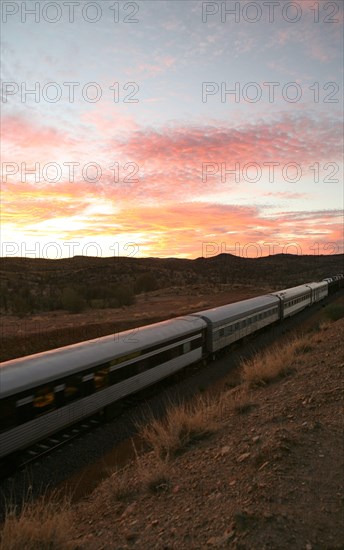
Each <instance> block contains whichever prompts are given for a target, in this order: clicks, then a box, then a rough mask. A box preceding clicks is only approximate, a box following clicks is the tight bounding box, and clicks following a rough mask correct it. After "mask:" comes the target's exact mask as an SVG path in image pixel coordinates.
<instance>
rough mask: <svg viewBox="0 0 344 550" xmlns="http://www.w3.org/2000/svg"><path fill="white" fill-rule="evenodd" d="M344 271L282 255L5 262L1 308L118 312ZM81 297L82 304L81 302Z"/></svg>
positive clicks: (331, 258) (333, 259)
mask: <svg viewBox="0 0 344 550" xmlns="http://www.w3.org/2000/svg"><path fill="white" fill-rule="evenodd" d="M343 265H344V255H343V254H337V255H328V256H319V255H318V256H317V255H311V256H298V255H293V254H277V255H274V256H267V257H262V258H242V257H239V256H234V255H232V254H219V255H218V256H213V257H210V258H197V259H195V260H189V259H180V258H127V257H112V258H92V257H87V256H75V257H74V258H67V259H60V260H47V259H39V258H3V259H2V261H1V268H0V284H1V291H2V292H1V294H2V298H1V303H0V307H1V309H2V310H5V311H6V312H11V311H12V310H13V307H14V306H13V304H15V308H16V310H20V308H22V309H24V313H25V312H26V310H30V311H40V310H53V309H58V308H61V307H63V308H66V307H65V305H64V304H63V300H65V301H66V300H69V301H72V302H73V300H74V302H73V304H74V306H75V307H81V306H80V304H81V302H83V303H84V302H87V304H88V305H89V306H91V307H93V304H92V300H93V301H98V302H99V301H103V302H102V304H103V305H102V304H99V303H98V306H99V305H100V307H108V306H109V305H110V306H111V307H116V305H118V306H120V305H123V304H124V305H125V304H127V303H132V300H133V296H134V295H135V294H137V293H139V292H142V291H150V290H154V289H157V288H167V287H170V286H188V285H191V284H202V283H207V284H210V285H211V284H218V283H225V284H245V285H252V286H254V285H262V284H263V285H266V284H268V285H272V286H273V287H275V288H276V289H280V288H283V287H290V286H293V285H298V284H302V283H304V282H309V281H313V280H321V279H323V278H324V277H328V276H331V275H334V274H336V273H340V272H343ZM66 291H68V292H67V294H66ZM63 293H65V294H63ZM68 293H69V294H68ZM73 293H74V294H73ZM123 296H124V301H123ZM78 297H79V298H81V300H79V301H78V299H77V298H78ZM130 301H131V302H130ZM16 304H17V305H16ZM16 312H18V311H16Z"/></svg>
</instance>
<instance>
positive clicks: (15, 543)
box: [0, 497, 72, 550]
mask: <svg viewBox="0 0 344 550" xmlns="http://www.w3.org/2000/svg"><path fill="white" fill-rule="evenodd" d="M71 528H72V516H71V509H70V503H69V501H68V500H67V499H65V500H64V501H62V502H61V501H57V500H55V499H54V498H48V497H43V498H42V499H41V500H39V501H37V502H35V503H27V504H24V506H23V508H22V511H21V513H20V514H19V515H16V514H15V511H14V510H9V511H8V513H7V515H6V519H5V522H4V524H3V526H2V529H1V531H0V549H1V550H65V549H70V546H69V544H68V540H69V537H70V533H71Z"/></svg>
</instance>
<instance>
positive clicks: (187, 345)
mask: <svg viewBox="0 0 344 550" xmlns="http://www.w3.org/2000/svg"><path fill="white" fill-rule="evenodd" d="M189 351H191V342H185V344H183V353H189Z"/></svg>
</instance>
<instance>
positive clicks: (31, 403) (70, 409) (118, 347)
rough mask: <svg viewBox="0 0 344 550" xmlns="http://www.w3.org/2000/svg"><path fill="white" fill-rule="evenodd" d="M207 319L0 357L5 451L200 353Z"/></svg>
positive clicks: (1, 448) (0, 440) (0, 435)
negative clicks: (17, 356)
mask: <svg viewBox="0 0 344 550" xmlns="http://www.w3.org/2000/svg"><path fill="white" fill-rule="evenodd" d="M205 328H206V322H205V321H203V320H202V319H201V318H198V317H193V316H185V317H178V318H175V319H171V320H168V321H163V322H160V323H156V324H154V325H148V326H144V327H140V328H138V329H133V330H129V331H125V332H121V333H118V334H115V335H110V336H105V337H102V338H97V339H95V340H89V341H87V342H82V343H79V344H74V345H70V346H67V347H63V348H59V349H55V350H51V351H47V352H43V353H38V354H35V355H31V356H28V357H23V358H20V359H14V360H11V361H7V362H5V363H2V364H1V365H0V420H1V427H0V458H1V457H4V456H6V455H8V454H10V453H13V452H14V451H18V450H19V449H23V448H25V447H26V446H27V445H29V444H32V443H34V442H35V441H38V440H40V439H43V438H44V437H46V436H48V435H50V434H52V433H54V432H57V431H59V430H61V429H62V428H64V427H66V426H68V425H71V424H73V423H75V422H77V421H79V420H81V419H83V418H84V417H86V416H90V415H92V414H94V413H96V412H97V411H99V410H101V409H103V408H105V407H106V406H108V405H110V404H111V403H113V402H115V401H117V400H119V399H121V398H122V397H125V396H127V395H129V394H132V393H135V392H138V391H140V390H141V389H143V388H145V387H147V386H149V385H151V384H154V383H155V382H157V381H158V380H161V379H163V378H165V377H167V376H170V375H172V374H173V373H175V372H177V371H178V370H180V369H182V368H184V367H185V366H187V365H190V364H192V363H194V362H197V361H200V360H201V359H202V354H203V348H204V346H203V342H204V338H205Z"/></svg>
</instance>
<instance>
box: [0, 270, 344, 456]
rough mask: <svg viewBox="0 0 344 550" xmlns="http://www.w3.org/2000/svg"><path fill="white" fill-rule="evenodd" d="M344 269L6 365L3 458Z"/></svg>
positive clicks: (341, 278) (315, 291) (272, 316)
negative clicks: (306, 281) (279, 289)
mask: <svg viewBox="0 0 344 550" xmlns="http://www.w3.org/2000/svg"><path fill="white" fill-rule="evenodd" d="M343 282H344V275H342V274H340V275H336V276H335V277H330V278H327V279H324V280H323V281H321V282H315V283H308V284H303V285H300V286H296V287H293V288H288V289H286V290H281V291H279V292H272V293H270V294H267V295H265V296H258V297H256V298H251V299H249V300H244V301H241V302H236V303H233V304H228V305H225V306H221V307H215V308H212V309H208V310H205V311H199V312H196V313H193V314H190V315H187V316H184V317H177V318H174V319H170V320H168V321H162V322H160V323H156V324H153V325H148V326H144V327H139V328H137V329H134V330H129V331H125V332H122V333H119V334H116V335H110V336H105V337H102V338H97V339H95V340H89V341H87V342H81V343H79V344H73V345H70V346H66V347H63V348H59V349H54V350H51V351H47V352H43V353H38V354H35V355H30V356H28V357H22V358H19V359H14V360H11V361H7V362H5V363H1V364H0V459H3V458H4V457H10V456H11V455H12V454H13V453H15V452H18V451H20V450H23V449H25V448H26V447H28V446H29V445H31V444H33V443H35V442H37V441H39V440H42V439H43V438H45V437H47V436H50V435H52V434H53V433H55V432H58V431H60V430H62V429H64V428H65V427H67V426H70V425H72V424H74V423H76V422H78V421H81V420H83V419H84V418H86V417H89V416H92V415H93V414H95V413H97V412H101V411H102V412H105V413H107V412H108V410H110V409H111V406H112V405H113V404H114V403H116V402H117V401H118V400H119V399H121V398H123V397H125V396H128V395H130V394H133V393H136V392H138V391H140V390H142V389H143V388H146V387H147V386H150V385H152V384H154V383H156V382H158V381H159V380H162V379H163V378H166V377H168V376H170V375H172V374H173V373H175V372H177V371H179V370H181V369H183V368H184V367H186V366H189V365H191V364H193V363H197V362H200V361H202V360H207V359H214V358H215V356H216V354H217V353H218V352H219V351H221V350H224V349H225V348H226V347H227V346H229V345H230V344H232V343H233V342H236V341H239V340H242V339H243V338H244V337H246V336H248V335H250V334H252V333H254V332H257V331H259V330H261V329H263V328H264V327H267V326H269V325H271V324H273V323H276V322H278V321H282V320H283V319H284V318H286V317H289V316H292V315H295V314H296V313H298V312H299V311H301V310H303V309H304V308H306V307H308V306H310V305H312V304H313V303H315V302H318V301H320V300H323V299H324V298H325V297H326V296H327V295H328V293H329V292H331V291H332V289H333V288H335V289H337V288H339V287H341V286H343Z"/></svg>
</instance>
